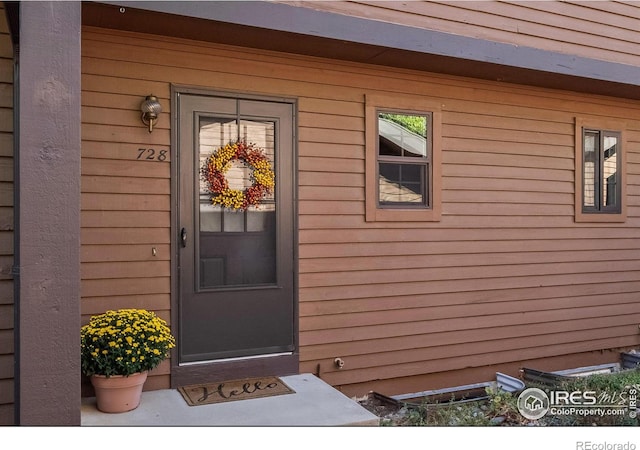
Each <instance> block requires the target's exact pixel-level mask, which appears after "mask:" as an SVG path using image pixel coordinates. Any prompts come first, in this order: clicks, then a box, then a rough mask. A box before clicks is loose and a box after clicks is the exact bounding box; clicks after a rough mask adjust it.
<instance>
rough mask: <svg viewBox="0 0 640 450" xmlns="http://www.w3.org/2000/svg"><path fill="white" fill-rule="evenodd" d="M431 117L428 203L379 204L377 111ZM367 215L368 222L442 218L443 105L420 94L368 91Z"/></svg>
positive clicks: (366, 125)
mask: <svg viewBox="0 0 640 450" xmlns="http://www.w3.org/2000/svg"><path fill="white" fill-rule="evenodd" d="M379 112H393V113H400V114H402V113H406V114H415V115H425V116H430V118H431V123H430V129H429V132H430V133H431V136H428V137H427V139H428V141H430V146H429V147H430V151H431V155H430V156H431V158H429V161H428V163H427V166H428V169H427V170H428V172H427V185H426V189H427V192H426V195H427V202H428V205H423V204H421V205H419V206H412V205H406V206H405V205H380V204H379V196H378V184H379V183H378V163H379V160H378V113H379ZM365 133H366V137H365V158H366V159H365V199H366V208H365V217H366V221H367V222H378V221H380V222H385V221H413V222H418V221H421V222H435V221H439V220H440V218H441V205H442V200H441V191H442V180H441V167H440V166H441V156H442V155H441V153H442V151H441V147H440V145H441V144H440V141H441V139H440V137H441V135H442V119H441V105H440V103H438V102H434V101H430V100H427V99H424V98H422V97H418V96H407V95H393V96H392V95H383V94H367V95H366V96H365Z"/></svg>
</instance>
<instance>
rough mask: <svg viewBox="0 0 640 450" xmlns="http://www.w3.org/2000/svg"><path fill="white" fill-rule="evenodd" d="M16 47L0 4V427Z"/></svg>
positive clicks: (7, 337) (8, 377)
mask: <svg viewBox="0 0 640 450" xmlns="http://www.w3.org/2000/svg"><path fill="white" fill-rule="evenodd" d="M12 266H13V47H12V44H11V37H10V36H9V28H8V25H7V21H6V14H5V10H4V5H3V4H2V3H0V425H13V424H14V420H15V419H14V412H13V409H14V405H13V403H14V398H13V387H14V381H13V368H14V350H15V348H14V338H13V334H14V329H13V328H14V324H13V309H14V306H13V280H12V275H11V267H12Z"/></svg>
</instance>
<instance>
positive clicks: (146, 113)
mask: <svg viewBox="0 0 640 450" xmlns="http://www.w3.org/2000/svg"><path fill="white" fill-rule="evenodd" d="M140 111H142V123H144V124H145V125H146V126H148V127H149V133H151V132H152V131H153V126H154V125H155V124H156V122H157V121H158V116H159V115H160V113H161V112H162V105H160V101H159V100H158V97H156V96H155V95H147V96H146V97H145V99H144V101H143V102H142V104H140Z"/></svg>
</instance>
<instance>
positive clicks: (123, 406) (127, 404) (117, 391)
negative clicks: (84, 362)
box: [91, 372, 147, 413]
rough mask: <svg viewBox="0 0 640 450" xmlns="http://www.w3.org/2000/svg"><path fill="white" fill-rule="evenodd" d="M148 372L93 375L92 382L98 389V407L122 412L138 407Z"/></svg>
mask: <svg viewBox="0 0 640 450" xmlns="http://www.w3.org/2000/svg"><path fill="white" fill-rule="evenodd" d="M146 380H147V372H139V373H134V374H133V375H129V376H128V377H125V376H122V375H112V376H110V377H108V378H107V377H106V376H104V375H92V376H91V384H92V385H93V388H94V389H95V391H96V402H97V406H98V409H99V410H100V411H102V412H106V413H121V412H126V411H131V410H133V409H136V408H137V407H138V405H139V404H140V397H141V395H142V387H143V385H144V382H145V381H146Z"/></svg>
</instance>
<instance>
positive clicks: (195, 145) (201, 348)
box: [172, 92, 297, 385]
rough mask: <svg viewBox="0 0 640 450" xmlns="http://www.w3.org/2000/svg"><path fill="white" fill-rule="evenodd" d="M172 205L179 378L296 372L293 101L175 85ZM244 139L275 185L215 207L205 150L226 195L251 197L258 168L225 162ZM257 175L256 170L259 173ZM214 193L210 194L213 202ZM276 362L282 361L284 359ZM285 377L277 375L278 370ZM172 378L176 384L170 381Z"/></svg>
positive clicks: (239, 161) (187, 380) (214, 378)
mask: <svg viewBox="0 0 640 450" xmlns="http://www.w3.org/2000/svg"><path fill="white" fill-rule="evenodd" d="M174 98H175V101H176V103H177V112H178V114H177V117H178V120H179V124H178V139H177V143H178V147H179V148H178V152H177V155H178V179H179V182H178V187H177V191H178V192H177V196H176V197H177V199H178V204H177V205H176V207H177V210H178V220H177V226H176V228H177V229H176V231H177V236H176V240H177V245H176V247H177V257H178V261H179V263H178V285H179V286H178V292H179V299H178V310H179V324H178V330H179V334H178V353H179V362H178V367H174V377H176V374H177V375H178V376H177V377H176V379H177V380H179V381H178V383H179V384H185V383H190V382H201V381H217V380H221V379H229V378H234V377H238V378H239V377H244V376H260V375H266V374H277V372H289V373H290V372H292V371H294V372H295V371H297V356H296V357H295V358H294V359H295V361H294V359H292V355H294V354H296V352H295V350H296V349H295V345H296V325H295V322H296V320H295V318H296V307H295V304H296V303H295V295H294V272H295V270H294V268H295V264H294V261H295V260H294V258H295V252H294V231H295V227H294V223H295V222H294V216H295V212H294V184H295V183H294V179H295V171H294V142H293V113H294V104H293V103H291V102H286V101H265V100H256V99H250V98H237V97H226V96H211V95H202V94H197V93H185V92H180V93H177V94H176V95H175V97H174ZM238 142H240V143H244V144H245V145H251V148H252V149H253V151H254V152H257V154H259V155H261V156H262V159H261V160H262V163H263V167H267V168H268V169H271V170H272V172H271V174H272V176H271V177H270V180H271V182H269V181H267V182H264V180H258V181H262V183H261V184H262V186H263V187H264V186H268V185H270V184H274V186H273V188H271V189H268V190H267V191H268V192H263V193H262V196H260V197H259V199H258V200H257V201H256V202H255V204H249V205H246V202H245V205H244V206H242V202H240V201H231V200H230V201H227V203H226V204H222V202H223V201H222V200H221V199H222V198H223V197H224V195H223V196H222V197H221V196H220V192H219V191H215V190H214V191H213V192H212V190H211V188H210V184H208V183H207V181H206V172H205V171H203V168H204V167H205V166H206V164H207V161H208V158H210V157H211V156H212V155H213V156H214V157H215V158H216V161H222V163H224V162H225V161H227V162H226V163H224V167H223V168H220V171H219V172H218V175H220V174H223V175H224V176H223V182H224V183H226V186H227V189H228V191H227V192H231V191H235V192H236V193H237V192H244V196H245V198H247V196H250V195H254V194H250V193H249V191H248V189H249V190H250V189H251V188H252V187H253V186H257V185H258V181H256V176H255V175H256V167H255V166H252V165H251V162H250V161H247V158H240V159H232V160H227V159H226V157H225V156H224V154H223V152H224V151H223V150H221V149H222V148H223V147H225V146H226V145H227V144H234V143H238ZM258 178H260V177H258ZM216 198H217V200H216ZM283 361H285V362H284V363H283ZM281 374H282V373H281ZM172 384H174V385H175V384H176V383H175V382H174V383H172Z"/></svg>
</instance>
